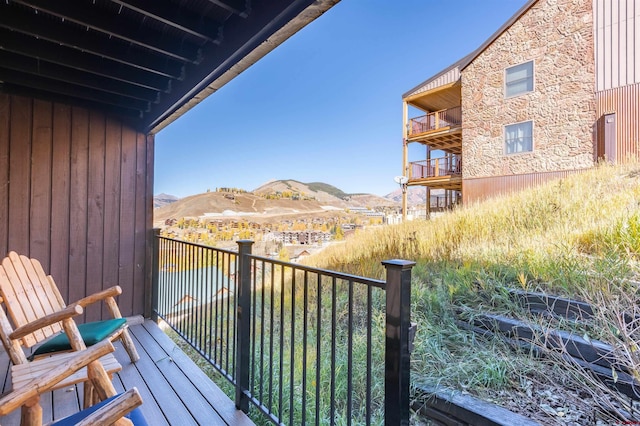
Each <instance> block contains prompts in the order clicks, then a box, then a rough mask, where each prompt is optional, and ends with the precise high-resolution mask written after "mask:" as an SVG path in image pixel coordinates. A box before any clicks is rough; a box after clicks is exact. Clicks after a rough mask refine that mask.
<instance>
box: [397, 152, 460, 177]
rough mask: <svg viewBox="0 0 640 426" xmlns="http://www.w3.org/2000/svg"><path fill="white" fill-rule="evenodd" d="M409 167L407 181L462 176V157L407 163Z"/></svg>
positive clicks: (452, 156) (446, 157)
mask: <svg viewBox="0 0 640 426" xmlns="http://www.w3.org/2000/svg"><path fill="white" fill-rule="evenodd" d="M409 166H410V167H409V179H425V178H434V177H442V176H461V175H462V157H461V156H460V155H455V154H450V155H447V156H445V157H442V158H432V159H431V160H422V161H414V162H411V163H409Z"/></svg>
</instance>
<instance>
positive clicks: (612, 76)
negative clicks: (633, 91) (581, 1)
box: [593, 0, 640, 91]
mask: <svg viewBox="0 0 640 426" xmlns="http://www.w3.org/2000/svg"><path fill="white" fill-rule="evenodd" d="M593 13H594V37H595V58H596V90H597V91H601V90H607V89H612V88H615V87H620V86H626V85H629V84H635V83H640V2H638V1H637V0H593Z"/></svg>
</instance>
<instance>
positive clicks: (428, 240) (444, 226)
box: [309, 164, 640, 422]
mask: <svg viewBox="0 0 640 426" xmlns="http://www.w3.org/2000/svg"><path fill="white" fill-rule="evenodd" d="M639 255H640V165H638V164H629V165H624V166H610V165H600V166H598V167H596V168H594V169H591V170H587V171H585V172H583V173H580V174H576V175H574V176H571V177H568V178H565V179H561V180H557V181H554V182H551V183H548V184H546V185H543V186H540V187H536V188H531V189H528V190H525V191H522V192H519V193H516V194H512V195H507V196H501V197H497V198H493V199H491V200H488V201H486V202H482V203H477V204H471V205H466V206H464V207H463V208H460V209H457V210H455V211H453V212H451V213H448V214H445V215H443V216H441V217H438V218H436V219H433V220H431V221H413V222H409V223H406V224H402V225H398V226H388V227H384V228H378V229H375V230H371V231H365V232H361V233H360V234H356V236H355V237H353V238H351V239H349V240H347V241H346V242H345V243H344V244H340V245H336V246H332V247H329V248H328V249H326V250H324V251H322V252H320V253H319V254H317V255H315V256H313V257H311V258H310V259H309V261H310V263H312V264H313V265H315V266H318V267H321V268H327V269H338V270H342V271H345V272H349V273H353V274H358V275H365V276H370V277H377V278H383V277H384V269H383V267H382V265H381V264H380V262H381V261H383V260H386V259H393V258H404V259H409V260H414V261H416V262H417V266H416V267H415V268H414V271H413V280H412V282H413V289H412V299H413V300H412V318H413V320H414V321H417V322H418V329H419V333H418V335H417V338H416V349H415V351H414V353H413V355H412V360H413V364H412V380H413V381H414V382H424V383H431V384H433V383H446V384H447V385H448V386H452V387H454V388H458V389H464V390H466V389H474V392H476V393H478V394H482V392H483V389H484V390H487V389H493V390H495V389H502V390H506V391H507V392H506V394H508V395H511V396H512V397H514V398H515V395H519V397H518V398H519V399H518V403H517V404H515V405H522V406H523V407H524V406H526V405H527V404H530V405H531V409H532V410H533V412H536V410H537V411H540V410H539V407H538V403H539V401H537V402H536V400H535V397H536V396H535V394H534V395H533V397H532V396H531V395H530V393H531V392H530V390H529V391H528V390H526V389H525V388H524V385H523V383H531V381H532V380H533V382H535V383H541V384H542V383H544V384H545V386H547V385H549V386H552V387H553V386H556V384H557V383H564V382H565V381H567V382H570V381H575V380H578V381H579V382H581V383H582V384H581V386H583V387H584V388H583V390H582V391H580V390H579V391H577V392H576V393H575V395H580V392H582V394H583V395H584V394H585V392H586V394H588V395H593V401H594V402H593V403H590V404H588V405H589V409H591V410H593V412H591V413H578V414H576V416H582V418H586V417H584V416H589V418H591V416H594V417H593V418H595V417H599V418H606V419H611V418H614V419H618V420H619V419H629V418H631V419H633V420H637V419H636V416H635V414H633V415H626V414H625V413H624V412H623V411H624V410H622V411H620V410H618V409H616V410H614V411H612V406H615V407H624V408H627V409H629V407H628V398H626V397H624V396H620V395H619V394H617V393H616V392H615V391H611V390H610V389H608V388H607V387H606V386H601V385H596V384H595V383H596V382H594V381H593V379H592V378H591V376H590V375H589V374H588V373H585V372H584V371H582V370H579V369H578V370H576V368H575V366H574V365H572V363H568V364H566V365H562V363H563V362H564V361H563V359H564V358H563V357H562V354H558V355H559V356H558V357H557V358H554V359H555V362H554V363H552V364H553V368H554V371H555V372H554V373H553V374H552V375H551V376H552V377H545V376H544V374H543V373H541V369H540V368H539V364H536V362H533V361H532V359H531V357H530V356H528V355H527V354H511V352H510V351H509V350H508V349H506V348H505V346H504V344H502V343H501V342H500V341H485V342H484V343H482V344H481V343H479V341H478V340H477V339H476V337H474V336H473V335H472V333H471V334H470V333H468V332H465V331H464V330H460V329H459V328H458V327H457V325H456V317H455V315H454V314H453V311H454V309H453V306H452V305H455V306H457V307H468V308H472V309H474V310H476V311H482V310H485V309H486V310H493V311H497V312H501V313H508V314H510V315H514V316H516V317H519V318H523V315H526V314H525V313H523V312H522V311H521V310H520V311H519V308H518V306H515V304H514V302H513V300H512V299H510V298H509V297H508V295H507V292H506V289H507V288H512V287H522V288H525V289H531V290H542V291H547V292H550V293H555V294H561V295H565V296H569V297H572V298H578V299H582V300H585V301H587V302H590V303H592V304H593V305H594V306H596V307H597V308H598V309H597V311H596V312H597V315H596V319H595V321H596V322H597V324H598V326H597V327H595V328H594V329H592V330H601V332H600V333H599V334H598V335H594V336H590V337H592V338H598V339H602V340H605V341H608V342H609V343H610V344H612V345H614V346H615V347H616V353H615V356H616V359H617V362H616V364H617V365H619V366H621V368H623V369H624V370H626V371H630V373H631V374H632V375H633V376H634V377H636V378H637V379H640V361H639V360H638V357H637V352H638V349H637V348H638V346H639V345H640V343H639V342H640V340H638V339H640V332H639V331H638V330H640V326H638V325H637V324H635V323H633V324H630V325H627V326H625V325H624V324H622V325H621V324H620V323H619V321H618V320H619V317H620V316H621V315H622V314H621V313H627V314H628V315H631V317H633V318H637V317H636V316H634V315H640V313H638V309H637V307H636V306H635V305H636V301H637V300H638V296H639V295H640V292H639V291H638V290H639V289H638V285H639V284H640V270H639V268H638V265H639V263H638V260H639V259H638V256H639ZM624 327H628V328H630V329H629V330H626V332H623V331H625V329H624ZM621 330H622V331H621ZM607 331H610V332H607ZM594 333H596V332H595V331H594ZM621 334H622V335H624V337H625V339H621V337H620V336H621ZM510 354H511V355H510ZM565 376H566V377H565ZM576 377H577V379H576ZM557 386H558V387H557V391H558V392H563V390H562V387H561V386H562V385H557ZM577 386H578V387H579V386H580V385H577ZM493 395H495V393H494V394H493ZM564 397H566V398H570V397H569V396H568V395H565V396H563V398H564ZM625 401H626V402H625ZM574 402H575V404H576V405H579V404H578V403H579V402H580V397H579V396H578V397H576V399H575V400H574ZM612 404H613V405H612ZM583 405H584V404H583ZM598 407H600V408H598ZM547 420H548V419H547ZM556 420H557V419H556ZM549 421H551V420H549ZM545 422H546V420H545ZM554 422H555V420H554Z"/></svg>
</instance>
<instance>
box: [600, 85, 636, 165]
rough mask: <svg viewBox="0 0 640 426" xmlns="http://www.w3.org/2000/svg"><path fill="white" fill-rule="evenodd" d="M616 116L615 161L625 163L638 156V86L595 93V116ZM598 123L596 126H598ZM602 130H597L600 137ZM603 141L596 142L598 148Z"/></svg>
mask: <svg viewBox="0 0 640 426" xmlns="http://www.w3.org/2000/svg"><path fill="white" fill-rule="evenodd" d="M612 112H615V114H616V145H617V150H616V161H617V162H626V161H629V160H634V159H637V158H638V157H639V156H640V155H639V154H640V84H634V85H631V86H625V87H620V88H617V89H610V90H605V91H603V92H598V93H596V114H597V117H602V116H603V115H604V114H607V113H612ZM600 123H601V122H600V121H598V126H600ZM601 130H602V129H597V133H596V134H597V135H601V134H602V133H603V132H602V131H601ZM602 142H603V141H600V140H599V141H598V146H601V145H602Z"/></svg>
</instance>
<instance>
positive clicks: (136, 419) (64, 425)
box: [51, 394, 149, 426]
mask: <svg viewBox="0 0 640 426" xmlns="http://www.w3.org/2000/svg"><path fill="white" fill-rule="evenodd" d="M120 395H122V394H120ZM120 395H116V396H112V397H111V398H108V399H105V400H104V401H102V402H101V403H99V404H96V405H94V406H92V407H89V408H87V409H86V410H82V411H80V412H79V413H76V414H72V415H70V416H69V417H65V418H64V419H61V420H58V421H57V422H55V423H52V424H51V426H74V425H75V424H76V423H78V422H79V421H81V420H83V419H85V418H86V417H87V416H88V415H89V414H91V413H93V412H95V411H96V410H98V409H99V408H100V407H103V406H104V405H106V404H108V403H109V402H111V401H112V400H113V399H115V398H117V397H118V396H120ZM125 417H126V418H128V419H129V420H131V421H132V422H133V424H134V425H135V426H149V425H148V424H147V421H146V420H145V418H144V416H143V415H142V412H141V411H140V409H139V408H136V409H135V410H133V411H131V412H130V413H129V414H127V415H126V416H125Z"/></svg>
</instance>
